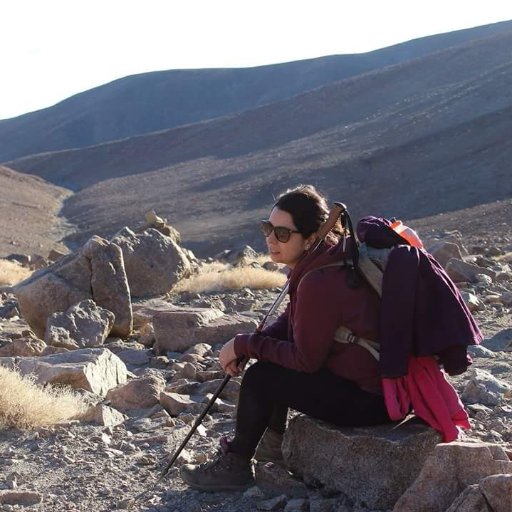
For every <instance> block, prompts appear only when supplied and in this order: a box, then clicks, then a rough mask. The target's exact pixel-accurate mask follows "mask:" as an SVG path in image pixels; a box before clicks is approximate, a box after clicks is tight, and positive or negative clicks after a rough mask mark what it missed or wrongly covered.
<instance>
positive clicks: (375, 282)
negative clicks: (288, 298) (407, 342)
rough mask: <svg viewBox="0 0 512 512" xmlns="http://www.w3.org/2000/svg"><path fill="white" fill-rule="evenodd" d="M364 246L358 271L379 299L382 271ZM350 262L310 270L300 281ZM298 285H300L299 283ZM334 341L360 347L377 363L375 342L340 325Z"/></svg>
mask: <svg viewBox="0 0 512 512" xmlns="http://www.w3.org/2000/svg"><path fill="white" fill-rule="evenodd" d="M361 245H364V249H363V251H361V252H360V257H359V269H360V271H361V273H362V274H363V276H364V277H365V279H366V280H367V281H368V283H369V284H370V286H371V287H372V288H373V289H374V290H375V291H376V292H377V293H378V294H379V297H382V270H381V269H380V267H379V265H377V264H376V263H374V262H373V261H372V260H371V259H370V257H369V256H368V251H367V250H366V245H365V244H361ZM349 261H350V260H346V261H337V262H335V263H329V264H327V265H322V266H321V267H317V268H314V269H311V270H310V271H309V272H306V274H304V276H303V277H302V278H301V280H300V281H301V282H302V280H303V279H304V278H305V277H306V276H308V275H309V274H311V273H312V272H315V270H321V269H323V268H330V267H345V266H346V265H347V263H349ZM299 284H300V283H299ZM334 340H335V341H337V342H338V343H354V344H356V345H360V346H361V347H363V348H365V349H366V350H368V352H370V354H371V355H372V356H373V357H374V358H375V359H376V360H377V361H378V360H379V358H380V356H379V344H378V343H377V342H376V341H373V340H369V339H366V338H362V337H361V336H356V335H355V334H354V333H353V332H352V331H351V330H350V329H349V328H348V327H345V326H343V325H340V326H339V327H338V328H337V329H336V332H335V333H334Z"/></svg>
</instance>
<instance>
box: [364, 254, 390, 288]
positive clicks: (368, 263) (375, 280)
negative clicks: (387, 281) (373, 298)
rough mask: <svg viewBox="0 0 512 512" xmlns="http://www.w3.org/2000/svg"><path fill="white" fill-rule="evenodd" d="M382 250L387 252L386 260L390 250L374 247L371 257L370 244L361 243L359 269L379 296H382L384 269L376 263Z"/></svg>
mask: <svg viewBox="0 0 512 512" xmlns="http://www.w3.org/2000/svg"><path fill="white" fill-rule="evenodd" d="M381 251H384V252H385V253H386V254H385V255H384V254H383V256H384V258H385V259H384V262H385V261H386V260H387V257H388V256H389V252H390V250H388V249H373V248H372V249H371V257H370V250H369V248H368V246H367V245H366V244H360V245H359V270H360V271H361V274H363V276H364V278H365V279H366V281H368V284H369V285H370V286H371V287H372V288H373V289H374V290H375V291H376V292H377V293H378V295H379V297H381V298H382V276H383V270H382V268H381V267H380V266H379V265H378V264H377V263H375V260H378V259H379V254H380V252H381ZM378 253H379V254H378ZM384 265H385V263H383V266H384Z"/></svg>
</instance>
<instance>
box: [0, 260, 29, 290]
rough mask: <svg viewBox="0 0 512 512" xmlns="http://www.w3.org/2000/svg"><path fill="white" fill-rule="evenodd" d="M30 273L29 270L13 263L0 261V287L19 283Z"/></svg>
mask: <svg viewBox="0 0 512 512" xmlns="http://www.w3.org/2000/svg"><path fill="white" fill-rule="evenodd" d="M31 273H32V271H31V270H29V269H28V268H24V267H22V266H21V265H19V264H18V263H16V262H14V261H9V260H0V286H11V285H13V284H16V283H19V282H20V281H23V279H26V278H27V277H28V276H29V275H30V274H31Z"/></svg>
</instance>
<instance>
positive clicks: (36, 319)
mask: <svg viewBox="0 0 512 512" xmlns="http://www.w3.org/2000/svg"><path fill="white" fill-rule="evenodd" d="M14 293H15V294H16V296H17V299H18V304H19V308H20V311H21V314H22V316H23V317H24V319H25V320H26V321H27V322H28V324H29V325H30V327H31V328H32V330H33V331H34V332H35V333H36V334H37V336H38V337H40V338H43V337H44V333H45V330H46V323H47V319H48V317H49V316H50V315H51V314H53V313H55V312H59V311H66V310H67V309H68V308H69V307H70V306H72V305H74V304H77V303H78V302H80V301H82V300H85V299H93V300H94V302H95V303H96V304H97V305H98V306H101V307H103V308H105V309H107V310H109V311H111V312H112V313H114V315H115V320H114V325H113V326H112V334H113V335H117V336H127V335H128V334H130V332H131V330H132V307H131V300H130V292H129V288H128V281H127V279H126V272H125V268H124V263H123V254H122V252H121V249H120V248H119V247H118V246H117V245H115V244H113V243H110V242H108V241H107V240H104V239H103V238H100V237H98V236H93V237H92V238H90V239H89V240H88V241H87V242H86V243H85V245H84V246H83V247H81V248H80V249H79V250H78V251H76V252H74V253H72V254H69V255H68V256H65V257H64V258H62V259H60V260H59V261H57V262H56V263H54V264H53V265H50V266H49V267H46V268H44V269H41V270H39V271H37V272H35V273H34V274H32V275H31V276H30V277H28V278H27V279H25V280H24V281H22V282H21V283H19V284H18V285H16V286H15V287H14Z"/></svg>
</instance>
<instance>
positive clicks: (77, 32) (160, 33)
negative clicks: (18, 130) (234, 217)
mask: <svg viewBox="0 0 512 512" xmlns="http://www.w3.org/2000/svg"><path fill="white" fill-rule="evenodd" d="M0 20H1V25H2V45H1V47H0V62H1V79H0V119H5V118H8V117H14V116H17V115H20V114H23V113H26V112H30V111H33V110H37V109H40V108H45V107H48V106H51V105H53V104H55V103H57V102H59V101H61V100H63V99H65V98H67V97H69V96H72V95H73V94H76V93H78V92H82V91H84V90H88V89H91V88H93V87H95V86H98V85H102V84H104V83H107V82H110V81H112V80H115V79H117V78H121V77H123V76H127V75H131V74H136V73H143V72H147V71H156V70H162V69H184V68H205V67H247V66H257V65H264V64H273V63H277V62H287V61H292V60H299V59H305V58H311V57H321V56H324V55H333V54H344V53H360V52H365V51H371V50H374V49H377V48H383V47H386V46H390V45H392V44H396V43H399V42H403V41H408V40H410V39H415V38H417V37H423V36H427V35H433V34H439V33H442V32H450V31H452V30H458V29H462V28H469V27H475V26H479V25H486V24H488V23H494V22H497V21H503V20H512V2H509V1H506V0H486V1H485V2H482V1H481V0H461V1H450V0H444V1H440V0H431V1H411V0H408V1H406V0H388V1H385V0H357V1H353V0H352V1H341V0H308V1H303V0H257V1H253V0H177V1H174V0H12V1H9V0H4V1H0Z"/></svg>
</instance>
